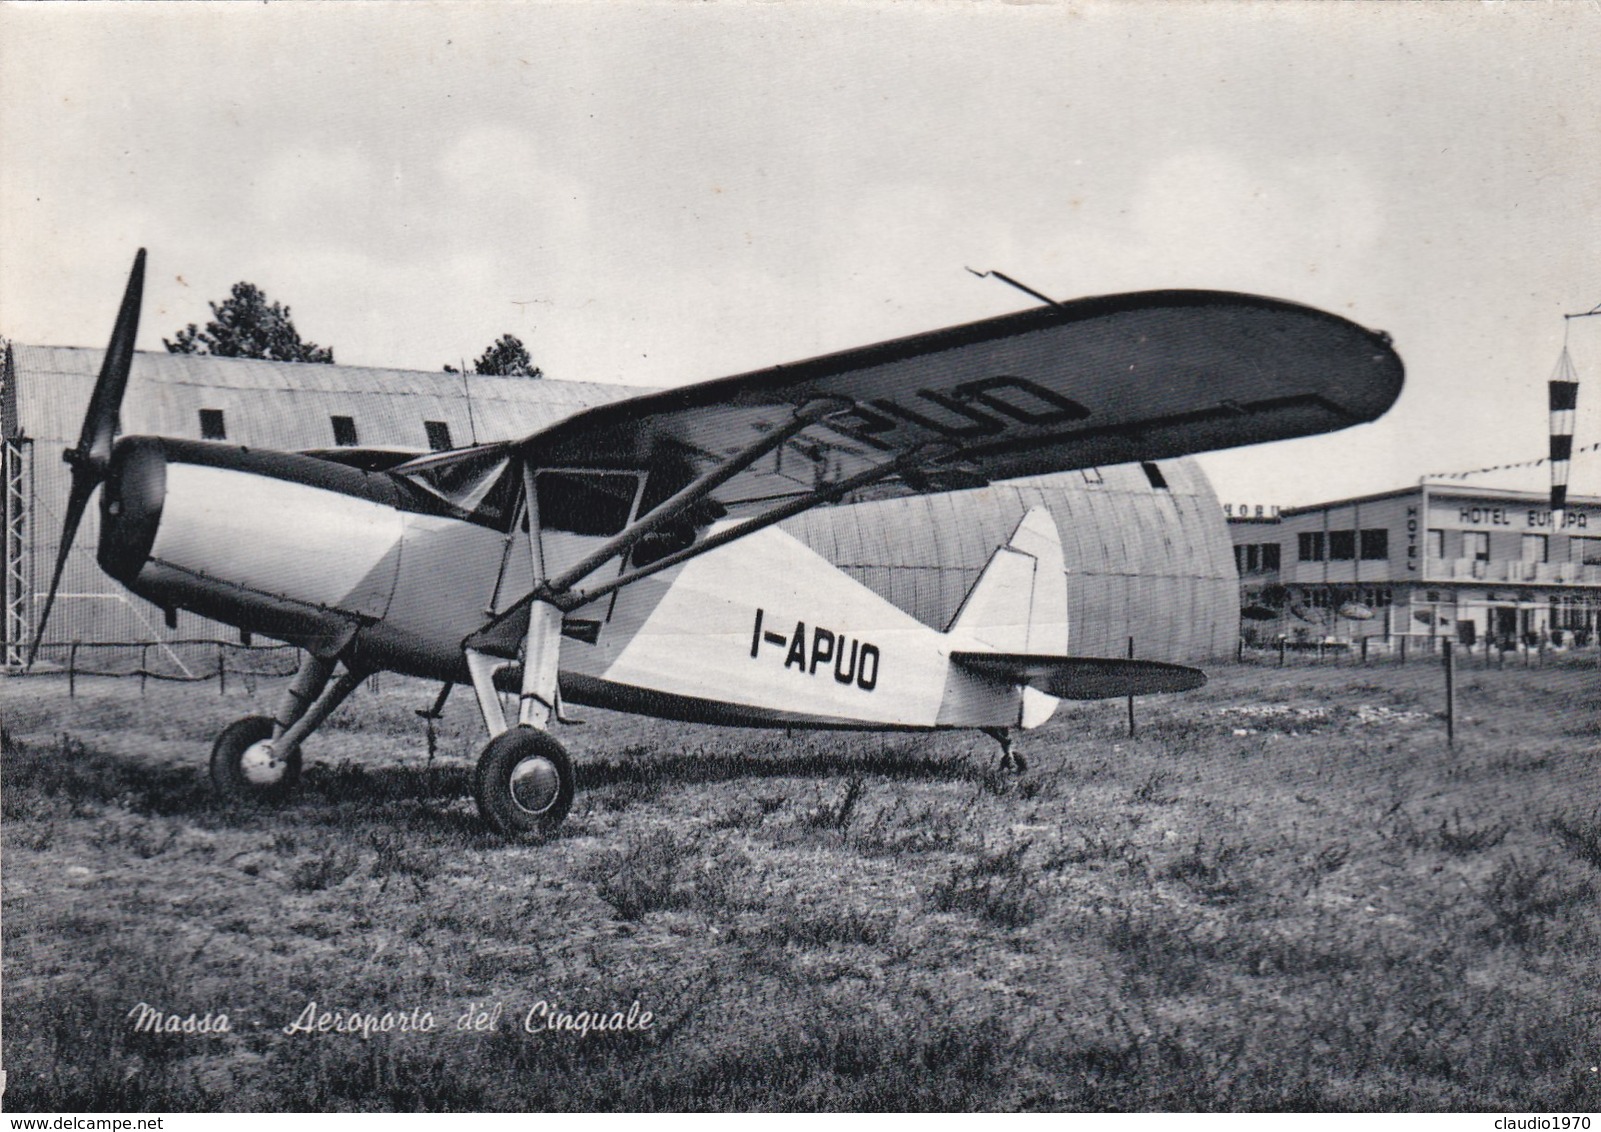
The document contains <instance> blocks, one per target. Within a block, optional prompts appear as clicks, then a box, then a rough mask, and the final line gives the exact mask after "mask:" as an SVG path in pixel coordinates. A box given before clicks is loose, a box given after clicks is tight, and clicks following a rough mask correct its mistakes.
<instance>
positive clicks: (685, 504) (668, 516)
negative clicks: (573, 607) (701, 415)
mask: <svg viewBox="0 0 1601 1132" xmlns="http://www.w3.org/2000/svg"><path fill="white" fill-rule="evenodd" d="M851 407H852V405H851V402H849V401H847V400H845V399H844V398H843V397H830V398H826V399H823V400H818V401H811V402H808V403H807V404H805V405H802V406H801V407H800V408H799V409H797V410H795V415H794V416H793V417H792V418H790V420H788V421H787V422H785V423H784V424H782V425H780V426H779V427H778V428H776V429H774V430H773V431H772V432H770V433H767V434H766V435H765V436H763V437H762V438H761V439H760V440H758V441H757V442H756V443H755V444H752V445H751V446H750V447H749V448H747V449H745V450H744V451H743V452H737V453H735V454H734V455H732V456H730V457H729V458H728V459H726V460H724V461H723V462H722V463H721V464H719V465H717V467H715V468H713V469H712V470H711V471H709V472H707V473H706V474H705V475H703V476H701V477H700V478H699V479H697V480H695V481H694V482H693V483H691V484H690V485H689V486H687V487H685V488H683V489H682V490H681V491H679V492H678V493H677V494H675V495H673V496H672V497H671V498H670V499H668V500H666V501H665V502H663V503H662V504H661V505H660V506H658V507H657V508H655V509H654V510H653V511H651V513H650V514H648V515H645V516H643V517H642V518H640V519H638V520H637V521H635V522H634V523H632V524H630V525H629V527H628V528H627V529H626V530H624V531H622V532H621V533H619V534H617V535H615V536H614V537H612V538H610V539H607V540H606V542H605V543H603V544H602V545H601V546H600V547H599V548H597V549H596V550H595V551H594V553H592V554H589V555H587V556H586V557H585V558H584V559H583V560H582V561H580V562H578V563H577V564H576V565H574V566H572V567H570V568H569V569H567V570H564V571H562V572H561V573H560V574H558V575H557V576H556V577H554V578H552V579H550V581H549V583H547V585H546V587H545V588H547V589H548V590H550V591H551V592H552V593H562V592H565V591H566V590H568V589H571V588H572V586H573V585H574V584H575V583H577V582H578V581H579V580H580V579H581V578H584V577H586V576H588V575H589V573H590V572H591V571H593V570H594V569H596V568H597V567H598V566H600V565H601V564H602V563H604V562H606V561H607V560H608V559H611V558H615V557H616V556H617V555H619V554H623V553H626V552H627V551H629V550H630V549H632V548H633V546H634V544H635V543H637V542H638V541H639V540H640V539H642V538H644V537H645V536H646V535H648V534H650V533H652V532H653V531H658V530H660V529H661V528H662V527H664V526H666V525H667V524H668V523H671V522H672V521H673V520H674V519H677V518H678V517H679V516H680V515H682V514H683V513H684V512H685V511H687V510H688V509H689V508H690V507H691V506H692V505H694V504H695V503H698V502H700V501H701V500H702V499H704V498H706V496H708V495H710V494H711V493H712V492H714V491H716V490H717V489H718V488H719V487H721V486H723V484H725V483H727V482H728V481H729V480H731V479H733V478H734V477H735V476H737V475H738V474H739V473H740V472H742V471H744V470H745V469H746V468H748V467H750V466H751V465H752V464H754V463H755V462H756V461H757V460H760V459H761V458H762V457H763V456H765V455H767V453H769V452H771V451H772V450H773V449H775V448H777V447H778V446H779V445H781V444H783V443H784V442H785V441H787V440H789V439H790V438H791V437H792V436H794V435H796V434H797V433H799V432H801V431H803V430H805V429H806V428H807V427H809V426H810V425H813V424H816V423H817V422H818V421H819V420H821V419H822V418H823V417H826V416H828V415H829V414H830V413H837V412H841V411H843V410H846V409H849V408H851ZM612 588H613V589H615V588H616V587H612ZM608 592H609V591H608ZM597 596H598V595H597Z"/></svg>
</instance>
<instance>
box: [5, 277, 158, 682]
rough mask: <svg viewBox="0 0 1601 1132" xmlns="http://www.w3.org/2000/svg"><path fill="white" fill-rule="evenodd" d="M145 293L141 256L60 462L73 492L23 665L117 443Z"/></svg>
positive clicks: (35, 648) (40, 637)
mask: <svg viewBox="0 0 1601 1132" xmlns="http://www.w3.org/2000/svg"><path fill="white" fill-rule="evenodd" d="M144 287H145V250H144V249H143V248H140V249H139V253H138V254H137V255H135V256H134V257H133V271H131V272H130V273H129V275H128V287H127V290H125V291H124V292H123V294H122V307H121V309H120V310H118V311H117V325H116V327H115V328H114V329H113V330H112V331H111V345H109V346H107V347H106V357H105V361H103V362H102V363H101V365H100V376H99V377H98V378H96V379H95V388H94V396H93V397H91V398H90V400H89V411H88V413H86V414H85V415H84V418H83V431H82V432H81V433H79V434H78V446H77V447H76V448H69V449H67V451H65V452H63V453H62V454H61V458H62V459H63V460H65V461H66V462H67V463H68V464H70V465H71V466H72V490H71V493H70V494H69V495H68V496H67V517H66V521H65V522H64V523H62V525H61V547H60V549H59V550H57V551H56V568H55V571H54V572H53V573H52V574H51V575H50V592H49V594H48V595H47V596H46V597H45V601H44V612H43V613H42V614H40V616H39V627H38V628H37V629H36V630H34V635H33V645H32V646H31V647H30V648H29V649H28V665H29V667H32V665H33V661H34V657H36V656H38V654H39V642H40V641H42V640H43V639H44V630H45V625H46V624H48V623H49V621H50V608H51V606H53V605H55V603H56V588H57V587H58V586H60V584H61V571H62V570H63V569H65V568H66V565H67V554H68V553H69V552H70V551H71V550H72V540H73V538H74V537H75V536H76V535H77V533H78V524H79V523H80V522H81V521H82V520H83V513H84V510H85V509H86V508H87V507H88V506H89V496H90V495H92V494H93V493H94V489H95V488H97V487H99V486H100V484H101V483H102V482H104V480H105V478H106V469H107V468H108V467H109V466H110V464H111V445H112V444H113V443H114V442H115V441H116V439H117V427H118V413H119V410H120V409H121V407H122V394H123V391H124V390H126V389H127V388H128V370H129V369H130V368H131V367H132V365H133V340H134V339H135V338H136V337H137V336H138V334H139V303H140V299H141V297H142V296H143V294H144Z"/></svg>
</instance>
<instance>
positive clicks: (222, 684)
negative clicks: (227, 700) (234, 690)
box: [217, 641, 228, 696]
mask: <svg viewBox="0 0 1601 1132" xmlns="http://www.w3.org/2000/svg"><path fill="white" fill-rule="evenodd" d="M227 693H228V666H227V665H226V664H224V663H223V661H222V642H221V641H218V642H217V695H219V696H223V695H227Z"/></svg>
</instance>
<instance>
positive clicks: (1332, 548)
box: [1329, 531, 1356, 562]
mask: <svg viewBox="0 0 1601 1132" xmlns="http://www.w3.org/2000/svg"><path fill="white" fill-rule="evenodd" d="M1355 557H1356V532H1355V531H1330V532H1329V561H1330V562H1349V561H1351V560H1352V559H1353V558H1355Z"/></svg>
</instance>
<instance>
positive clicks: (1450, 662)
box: [1445, 641, 1456, 747]
mask: <svg viewBox="0 0 1601 1132" xmlns="http://www.w3.org/2000/svg"><path fill="white" fill-rule="evenodd" d="M1445 745H1446V746H1447V747H1454V746H1456V654H1455V653H1454V652H1453V651H1452V650H1451V642H1450V641H1446V642H1445Z"/></svg>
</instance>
